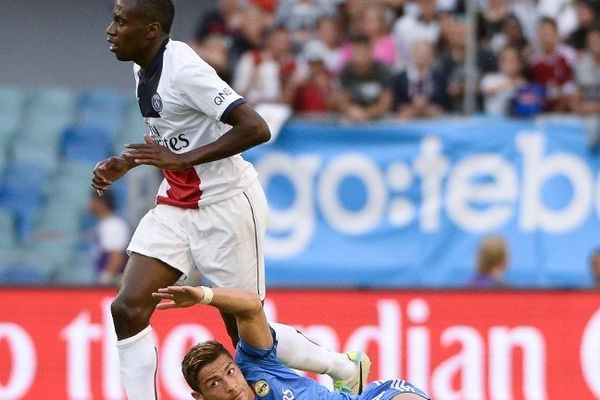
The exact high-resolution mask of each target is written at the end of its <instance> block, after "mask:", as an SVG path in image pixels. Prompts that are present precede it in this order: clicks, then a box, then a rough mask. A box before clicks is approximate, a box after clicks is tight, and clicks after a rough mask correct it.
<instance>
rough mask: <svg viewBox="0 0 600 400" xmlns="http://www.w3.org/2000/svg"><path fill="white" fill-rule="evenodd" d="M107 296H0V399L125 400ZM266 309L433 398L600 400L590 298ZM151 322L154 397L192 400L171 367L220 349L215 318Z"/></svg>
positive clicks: (196, 313) (377, 297) (598, 311)
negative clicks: (204, 344) (361, 354)
mask: <svg viewBox="0 0 600 400" xmlns="http://www.w3.org/2000/svg"><path fill="white" fill-rule="evenodd" d="M113 295H114V292H112V291H110V290H83V291H82V290H79V291H76V290H51V289H40V290H26V289H21V290H19V289H0V304H1V308H0V310H1V311H0V399H9V400H17V399H36V400H37V399H49V400H55V399H56V400H67V399H69V400H88V399H110V400H120V399H124V396H123V393H122V389H121V387H120V383H119V375H118V374H119V372H118V356H117V353H116V349H115V346H114V340H115V339H114V332H113V329H112V322H111V318H110V301H111V299H112V297H113ZM265 307H266V310H267V312H268V314H269V316H270V319H271V320H277V321H280V322H284V323H288V324H291V325H294V326H296V327H298V328H300V329H301V330H302V331H303V332H304V333H305V334H306V335H307V336H309V337H312V338H314V339H315V340H317V341H318V342H321V343H322V344H324V345H326V346H328V347H330V348H332V349H334V350H339V351H347V350H350V349H356V348H362V349H366V350H367V351H368V353H369V354H370V356H371V358H372V360H373V371H372V375H371V378H372V379H377V378H392V377H400V378H403V379H407V380H409V381H411V382H412V383H414V384H416V385H417V386H419V387H421V388H423V389H424V390H426V391H427V392H428V393H430V394H431V396H432V397H433V398H434V399H439V400H454V399H456V400H486V399H490V400H500V399H501V400H510V399H532V400H544V399H548V400H553V399H578V400H579V399H598V398H600V292H541V291H540V292H527V291H525V292H523V291H517V292H458V291H457V292H454V291H447V292H446V291H442V292H436V291H411V292H404V291H368V292H365V291H275V290H271V291H270V292H269V295H268V301H267V302H266V304H265ZM152 325H153V327H154V329H155V331H156V333H157V337H158V341H159V374H158V384H159V387H160V392H161V399H177V400H179V399H182V400H183V399H191V396H190V395H189V389H188V387H187V385H186V384H185V382H184V381H183V378H182V377H181V373H180V370H179V366H180V362H181V359H182V356H183V354H184V353H185V351H186V350H187V348H189V346H190V345H191V344H193V343H195V342H197V341H200V340H205V339H209V338H216V339H218V340H221V341H224V342H225V343H228V339H227V337H226V334H225V331H224V329H223V327H222V323H221V321H220V319H219V316H218V313H217V312H216V311H215V310H214V309H211V308H210V307H201V306H197V307H194V308H188V309H181V310H169V311H160V312H157V313H156V314H155V315H154V317H153V321H152ZM319 379H322V378H319ZM323 381H324V382H326V380H323Z"/></svg>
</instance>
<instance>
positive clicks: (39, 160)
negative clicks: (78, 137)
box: [10, 142, 59, 171]
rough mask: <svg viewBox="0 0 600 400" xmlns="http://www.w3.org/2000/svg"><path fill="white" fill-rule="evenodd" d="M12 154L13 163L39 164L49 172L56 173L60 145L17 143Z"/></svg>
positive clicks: (11, 151) (12, 149)
mask: <svg viewBox="0 0 600 400" xmlns="http://www.w3.org/2000/svg"><path fill="white" fill-rule="evenodd" d="M10 154H11V161H12V162H17V163H22V164H38V165H40V166H43V167H44V168H46V169H47V170H49V171H54V170H55V169H56V167H57V165H58V162H59V156H58V143H35V144H34V143H26V142H16V143H15V144H14V145H13V146H12V148H11V149H10Z"/></svg>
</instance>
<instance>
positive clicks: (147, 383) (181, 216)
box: [111, 206, 192, 400]
mask: <svg viewBox="0 0 600 400" xmlns="http://www.w3.org/2000/svg"><path fill="white" fill-rule="evenodd" d="M186 218H187V214H186V210H181V209H177V208H175V207H169V206H157V207H156V208H154V209H153V210H150V211H149V212H148V213H147V214H146V215H145V216H144V218H142V220H141V221H140V223H139V224H138V227H137V229H136V231H135V233H134V234H133V237H132V238H131V243H130V244H129V247H128V251H129V252H130V257H129V260H128V262H127V266H126V267H125V272H124V274H123V282H122V285H121V288H120V289H119V293H118V294H117V297H116V298H115V300H114V301H113V303H112V304H111V313H112V317H113V322H114V325H115V332H116V334H117V339H118V342H117V349H118V352H119V361H120V366H121V381H122V384H123V387H124V388H125V392H126V393H127V397H128V399H129V400H149V399H155V398H156V385H155V375H156V367H157V353H156V343H155V338H154V332H153V331H152V328H151V326H150V325H149V321H150V317H151V316H152V313H153V312H154V307H155V305H156V303H157V302H156V300H154V299H153V298H152V292H154V291H156V290H157V289H158V288H160V287H165V286H169V285H172V284H174V283H175V282H176V281H177V280H178V279H179V277H180V276H181V274H182V273H187V272H189V270H190V269H191V267H192V260H191V255H190V254H189V246H188V243H187V238H186V237H185V236H184V235H182V234H181V233H180V232H181V229H180V228H179V226H180V225H179V224H180V222H181V221H182V220H185V219H186ZM173 266H175V267H177V268H178V269H175V268H173Z"/></svg>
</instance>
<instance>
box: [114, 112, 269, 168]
mask: <svg viewBox="0 0 600 400" xmlns="http://www.w3.org/2000/svg"><path fill="white" fill-rule="evenodd" d="M223 122H225V123H226V124H229V125H231V126H232V128H231V129H230V130H229V131H227V132H226V133H225V134H224V135H223V136H221V137H220V138H219V139H217V140H215V141H214V142H212V143H210V144H207V145H206V146H202V147H199V148H197V149H195V150H192V151H189V152H187V153H182V154H175V153H173V152H171V151H169V150H168V149H166V148H165V147H163V146H160V145H158V144H156V143H154V142H153V141H152V139H151V138H150V137H147V138H145V143H135V144H128V145H127V146H125V147H126V149H127V150H126V151H125V153H123V157H124V158H125V159H127V160H129V161H130V162H133V163H136V164H138V165H141V164H146V165H153V166H155V167H158V168H161V169H166V170H173V171H177V170H181V169H185V168H188V167H192V166H194V165H199V164H204V163H208V162H211V161H216V160H221V159H223V158H227V157H230V156H233V155H236V154H240V153H242V152H244V151H246V150H248V149H250V148H252V147H254V146H257V145H259V144H261V143H264V142H266V141H268V140H269V139H270V138H271V133H270V131H269V128H268V126H267V123H266V122H265V121H264V120H263V119H262V117H261V116H260V115H258V113H257V112H256V111H254V110H253V109H252V108H251V107H250V106H248V105H247V104H241V105H239V106H237V107H236V108H235V109H233V110H232V111H231V112H229V114H227V116H226V117H225V118H224V119H223Z"/></svg>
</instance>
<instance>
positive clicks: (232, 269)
mask: <svg viewBox="0 0 600 400" xmlns="http://www.w3.org/2000/svg"><path fill="white" fill-rule="evenodd" d="M267 216H268V208H267V200H266V198H265V194H264V192H263V190H262V187H261V185H260V183H259V182H258V180H256V181H255V182H254V183H252V184H251V185H250V187H248V188H247V189H246V190H245V191H244V192H242V193H240V194H238V195H235V196H233V197H230V198H228V199H225V200H223V201H220V202H218V203H215V204H211V205H208V206H206V207H202V208H199V209H185V208H179V207H173V206H169V205H165V204H159V205H157V206H156V207H155V208H153V209H152V210H150V211H148V212H147V213H146V215H144V217H143V218H142V219H141V221H140V223H139V224H138V226H137V229H136V230H135V232H134V234H133V237H132V238H131V242H130V243H129V246H128V247H127V251H128V252H129V253H131V252H135V253H139V254H142V255H144V256H147V257H152V258H157V259H159V260H161V261H164V262H165V263H167V264H169V265H170V266H172V267H173V268H176V269H178V270H179V271H181V272H182V273H184V274H185V275H188V274H189V273H190V271H191V270H192V268H194V267H196V268H198V270H199V271H200V273H201V274H202V276H203V277H205V278H207V279H209V280H210V281H212V282H213V283H214V284H215V286H217V287H231V288H239V289H245V290H248V291H252V292H255V293H258V294H259V296H260V298H261V299H264V297H265V264H264V253H263V243H264V237H265V232H266V224H267Z"/></svg>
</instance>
